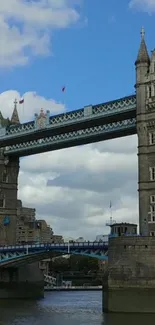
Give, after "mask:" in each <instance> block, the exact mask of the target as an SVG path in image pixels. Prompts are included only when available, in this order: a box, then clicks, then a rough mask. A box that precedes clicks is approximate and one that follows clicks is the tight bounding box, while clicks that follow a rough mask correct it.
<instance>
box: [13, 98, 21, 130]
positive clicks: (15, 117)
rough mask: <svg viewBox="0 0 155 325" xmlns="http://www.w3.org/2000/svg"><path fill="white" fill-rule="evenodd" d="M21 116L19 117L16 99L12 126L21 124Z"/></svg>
mask: <svg viewBox="0 0 155 325" xmlns="http://www.w3.org/2000/svg"><path fill="white" fill-rule="evenodd" d="M19 123H20V121H19V116H18V111H17V100H16V99H15V101H14V110H13V113H12V117H11V124H19Z"/></svg>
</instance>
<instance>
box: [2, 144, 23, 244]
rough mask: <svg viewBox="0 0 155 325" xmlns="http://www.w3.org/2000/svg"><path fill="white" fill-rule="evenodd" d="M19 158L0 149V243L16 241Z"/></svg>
mask: <svg viewBox="0 0 155 325" xmlns="http://www.w3.org/2000/svg"><path fill="white" fill-rule="evenodd" d="M18 174H19V158H16V157H14V158H11V157H10V158H9V159H8V158H7V157H4V155H3V149H1V150H0V244H1V245H6V244H8V245H9V244H15V243H16V219H17V190H18Z"/></svg>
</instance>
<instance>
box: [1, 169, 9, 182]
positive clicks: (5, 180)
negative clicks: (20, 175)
mask: <svg viewBox="0 0 155 325" xmlns="http://www.w3.org/2000/svg"><path fill="white" fill-rule="evenodd" d="M2 182H3V183H7V182H8V175H7V172H6V170H4V172H3V174H2Z"/></svg>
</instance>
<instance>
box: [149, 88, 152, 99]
mask: <svg viewBox="0 0 155 325" xmlns="http://www.w3.org/2000/svg"><path fill="white" fill-rule="evenodd" d="M151 96H152V89H151V85H150V86H148V98H151Z"/></svg>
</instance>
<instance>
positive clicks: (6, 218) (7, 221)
mask: <svg viewBox="0 0 155 325" xmlns="http://www.w3.org/2000/svg"><path fill="white" fill-rule="evenodd" d="M3 224H4V226H8V225H9V224H10V217H8V216H5V217H4V219H3Z"/></svg>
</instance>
